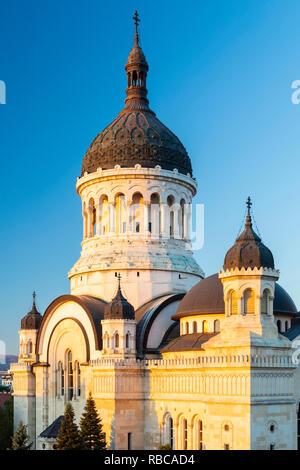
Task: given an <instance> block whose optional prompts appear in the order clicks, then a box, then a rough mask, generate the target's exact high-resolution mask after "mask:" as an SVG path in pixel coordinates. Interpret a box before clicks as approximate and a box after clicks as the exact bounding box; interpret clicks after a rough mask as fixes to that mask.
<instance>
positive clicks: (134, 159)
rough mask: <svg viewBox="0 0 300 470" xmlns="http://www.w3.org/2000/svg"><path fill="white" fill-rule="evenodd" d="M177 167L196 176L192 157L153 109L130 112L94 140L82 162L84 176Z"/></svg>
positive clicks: (120, 117) (117, 119)
mask: <svg viewBox="0 0 300 470" xmlns="http://www.w3.org/2000/svg"><path fill="white" fill-rule="evenodd" d="M137 163H138V164H140V165H141V166H142V167H146V168H154V167H155V166H156V165H159V166H161V168H163V169H165V170H171V171H172V170H173V169H174V168H177V170H178V171H179V173H183V174H185V175H186V174H187V173H190V175H192V166H191V161H190V159H189V156H188V154H187V152H186V150H185V148H184V146H183V145H182V143H181V142H180V140H179V139H178V138H177V137H176V135H174V134H173V133H172V132H171V131H170V130H169V129H168V128H167V127H166V126H164V124H162V123H161V122H160V121H159V120H158V119H157V117H156V116H155V114H154V113H152V112H151V111H150V110H149V111H146V110H141V111H137V110H136V111H129V112H125V113H123V112H122V113H120V114H119V116H118V117H117V118H116V119H115V120H114V121H113V122H112V123H111V124H110V125H109V126H107V127H106V128H105V129H104V130H103V131H102V132H100V134H99V135H97V137H96V138H95V139H94V140H93V142H92V143H91V145H90V146H89V148H88V150H87V152H86V154H85V156H84V159H83V163H82V170H81V174H82V175H83V174H84V173H85V172H86V171H87V172H88V173H92V172H94V171H96V170H97V168H99V167H101V168H103V169H109V168H114V166H115V165H120V166H121V167H122V166H123V167H134V166H135V165H136V164H137Z"/></svg>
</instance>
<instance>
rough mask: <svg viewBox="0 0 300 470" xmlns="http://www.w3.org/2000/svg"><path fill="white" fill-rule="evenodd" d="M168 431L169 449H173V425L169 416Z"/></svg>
mask: <svg viewBox="0 0 300 470" xmlns="http://www.w3.org/2000/svg"><path fill="white" fill-rule="evenodd" d="M169 430H170V431H169V432H170V436H169V437H170V446H171V449H174V426H173V419H172V418H171V416H170V418H169Z"/></svg>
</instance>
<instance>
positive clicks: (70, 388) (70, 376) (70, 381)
mask: <svg viewBox="0 0 300 470" xmlns="http://www.w3.org/2000/svg"><path fill="white" fill-rule="evenodd" d="M67 362H68V400H72V398H73V395H74V375H73V363H72V352H71V351H68V353H67Z"/></svg>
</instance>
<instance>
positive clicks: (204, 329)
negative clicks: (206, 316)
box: [202, 320, 208, 333]
mask: <svg viewBox="0 0 300 470" xmlns="http://www.w3.org/2000/svg"><path fill="white" fill-rule="evenodd" d="M202 332H203V333H208V322H207V321H206V320H203V322H202Z"/></svg>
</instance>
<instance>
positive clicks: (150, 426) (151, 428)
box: [144, 375, 162, 450]
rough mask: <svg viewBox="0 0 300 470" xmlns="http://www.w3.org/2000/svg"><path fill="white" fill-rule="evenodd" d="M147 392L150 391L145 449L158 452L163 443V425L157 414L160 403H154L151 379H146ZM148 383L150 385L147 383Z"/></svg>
mask: <svg viewBox="0 0 300 470" xmlns="http://www.w3.org/2000/svg"><path fill="white" fill-rule="evenodd" d="M145 382H146V385H145V390H149V392H148V393H146V396H145V418H144V421H145V422H144V429H145V432H144V448H145V450H158V449H159V446H160V445H161V444H162V442H161V425H160V422H159V417H158V414H157V410H156V408H157V406H159V405H158V403H157V402H155V401H153V398H152V397H151V396H150V395H151V388H150V387H151V378H150V376H149V375H148V377H147V378H145ZM147 382H148V383H147Z"/></svg>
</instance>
